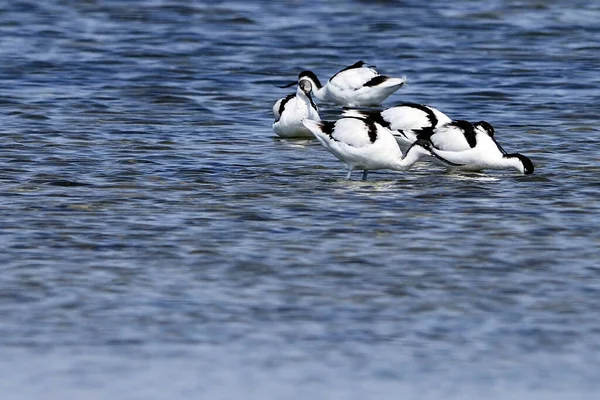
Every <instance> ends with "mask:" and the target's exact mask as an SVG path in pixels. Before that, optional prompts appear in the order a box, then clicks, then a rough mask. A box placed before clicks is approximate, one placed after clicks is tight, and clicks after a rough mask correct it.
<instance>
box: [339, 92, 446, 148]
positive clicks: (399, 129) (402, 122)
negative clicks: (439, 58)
mask: <svg viewBox="0 0 600 400" xmlns="http://www.w3.org/2000/svg"><path fill="white" fill-rule="evenodd" d="M342 115H343V116H347V117H351V116H355V117H359V118H367V117H369V118H372V119H373V120H375V121H377V122H378V123H379V124H381V125H382V126H384V127H386V128H388V129H389V130H391V131H392V134H393V135H394V137H395V138H396V140H397V141H398V144H400V146H401V147H402V148H406V147H408V146H410V145H412V144H413V143H414V142H415V141H416V140H417V139H418V138H419V135H421V137H422V136H423V134H427V133H429V134H431V133H432V132H433V130H434V129H435V128H437V127H438V126H440V125H443V124H446V123H448V122H452V119H451V118H450V117H448V116H447V115H446V114H444V113H443V112H441V111H439V110H438V109H436V108H433V107H431V106H426V105H423V104H417V103H400V104H398V105H395V106H393V107H389V108H386V109H385V110H383V111H365V110H354V109H348V110H344V111H343V113H342ZM427 137H428V136H427Z"/></svg>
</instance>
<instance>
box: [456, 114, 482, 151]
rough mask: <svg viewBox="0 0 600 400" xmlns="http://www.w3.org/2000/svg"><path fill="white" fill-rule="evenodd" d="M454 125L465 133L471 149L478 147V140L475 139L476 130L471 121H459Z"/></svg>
mask: <svg viewBox="0 0 600 400" xmlns="http://www.w3.org/2000/svg"><path fill="white" fill-rule="evenodd" d="M452 125H454V126H456V127H457V128H460V129H461V130H462V131H463V135H465V139H466V140H467V143H469V146H471V148H473V147H475V146H477V138H476V137H475V128H473V124H471V123H470V122H469V121H465V120H462V119H459V120H456V121H452Z"/></svg>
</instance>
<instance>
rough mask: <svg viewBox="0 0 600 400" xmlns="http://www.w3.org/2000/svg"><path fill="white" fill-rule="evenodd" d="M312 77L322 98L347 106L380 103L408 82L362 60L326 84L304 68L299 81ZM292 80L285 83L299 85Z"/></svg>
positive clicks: (315, 93)
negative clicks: (377, 69) (380, 70)
mask: <svg viewBox="0 0 600 400" xmlns="http://www.w3.org/2000/svg"><path fill="white" fill-rule="evenodd" d="M302 79H308V80H310V82H311V83H312V85H313V93H314V95H315V97H316V98H317V99H319V100H321V101H324V102H329V103H335V104H338V105H341V106H346V107H366V106H374V105H378V104H380V103H381V102H382V101H384V100H385V99H387V98H388V97H389V96H390V95H391V94H392V93H394V92H395V91H397V90H398V89H400V88H401V87H402V85H404V83H405V82H406V78H405V77H402V78H391V77H389V76H385V75H381V74H379V72H377V71H376V70H375V67H371V66H366V65H365V63H364V62H363V61H358V62H356V63H354V64H352V65H350V66H349V67H346V68H344V69H342V70H341V71H339V72H337V73H336V74H335V75H333V76H332V77H331V78H330V79H329V81H328V82H327V83H326V84H325V85H322V84H321V82H320V81H319V78H317V75H315V74H314V72H312V71H302V72H300V74H299V75H298V81H300V80H302ZM295 84H296V82H292V83H290V84H288V85H285V86H281V87H289V86H292V85H295Z"/></svg>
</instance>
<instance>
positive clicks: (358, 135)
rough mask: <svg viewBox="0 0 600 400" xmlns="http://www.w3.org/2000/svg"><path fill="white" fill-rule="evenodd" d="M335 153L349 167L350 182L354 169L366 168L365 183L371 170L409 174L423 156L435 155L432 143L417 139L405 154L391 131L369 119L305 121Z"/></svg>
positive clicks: (347, 177) (347, 176)
mask: <svg viewBox="0 0 600 400" xmlns="http://www.w3.org/2000/svg"><path fill="white" fill-rule="evenodd" d="M303 123H304V126H306V127H307V128H308V129H310V131H311V132H312V133H313V134H314V135H315V137H316V138H317V139H318V140H319V142H320V143H321V144H322V145H323V147H325V148H326V149H327V150H328V151H329V152H330V153H331V154H333V155H334V156H336V157H337V158H338V159H339V160H340V161H343V162H345V163H346V164H347V165H348V174H347V175H346V179H350V176H351V175H352V170H353V169H355V168H357V169H362V170H363V180H364V179H367V173H368V171H369V170H376V169H393V170H397V171H405V170H407V169H409V168H410V167H411V166H412V165H413V164H415V163H416V162H417V161H418V160H419V159H420V158H421V157H423V156H426V155H427V156H431V153H430V152H429V151H428V150H427V147H428V146H430V143H429V142H427V141H425V140H417V141H416V142H415V143H414V144H413V145H412V146H411V147H410V148H409V149H408V150H407V151H406V153H405V154H402V150H400V146H398V143H397V142H396V139H394V136H393V135H392V134H391V133H390V131H389V130H388V129H386V128H384V127H383V126H381V125H380V124H379V123H377V122H375V121H373V120H372V119H369V118H365V119H362V118H354V117H348V118H341V119H339V120H337V121H335V122H329V121H321V122H317V121H309V120H304V121H303Z"/></svg>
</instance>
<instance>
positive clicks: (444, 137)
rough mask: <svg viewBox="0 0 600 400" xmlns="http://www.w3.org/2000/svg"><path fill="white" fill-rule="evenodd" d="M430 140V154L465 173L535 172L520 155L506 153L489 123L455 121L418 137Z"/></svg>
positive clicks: (530, 164)
mask: <svg viewBox="0 0 600 400" xmlns="http://www.w3.org/2000/svg"><path fill="white" fill-rule="evenodd" d="M417 136H418V137H419V138H420V139H424V140H429V141H430V143H431V148H430V151H431V154H433V155H434V156H435V157H436V158H437V159H439V160H440V161H441V162H442V163H443V164H446V165H448V166H450V167H453V168H456V169H461V170H466V171H481V170H484V169H510V168H513V169H516V170H517V171H519V172H520V173H522V174H525V175H529V174H532V173H533V170H534V166H533V162H532V161H531V160H530V159H529V158H528V157H526V156H524V155H522V154H519V153H511V154H509V153H507V152H506V151H505V150H504V149H503V148H502V146H500V144H498V142H496V139H495V138H494V128H493V127H492V125H490V124H489V123H488V122H486V121H479V122H476V123H474V124H471V123H470V122H468V121H464V120H457V121H452V122H449V123H446V124H443V125H440V126H438V127H437V128H435V129H434V130H433V131H432V132H431V134H429V133H425V134H420V135H417Z"/></svg>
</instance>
